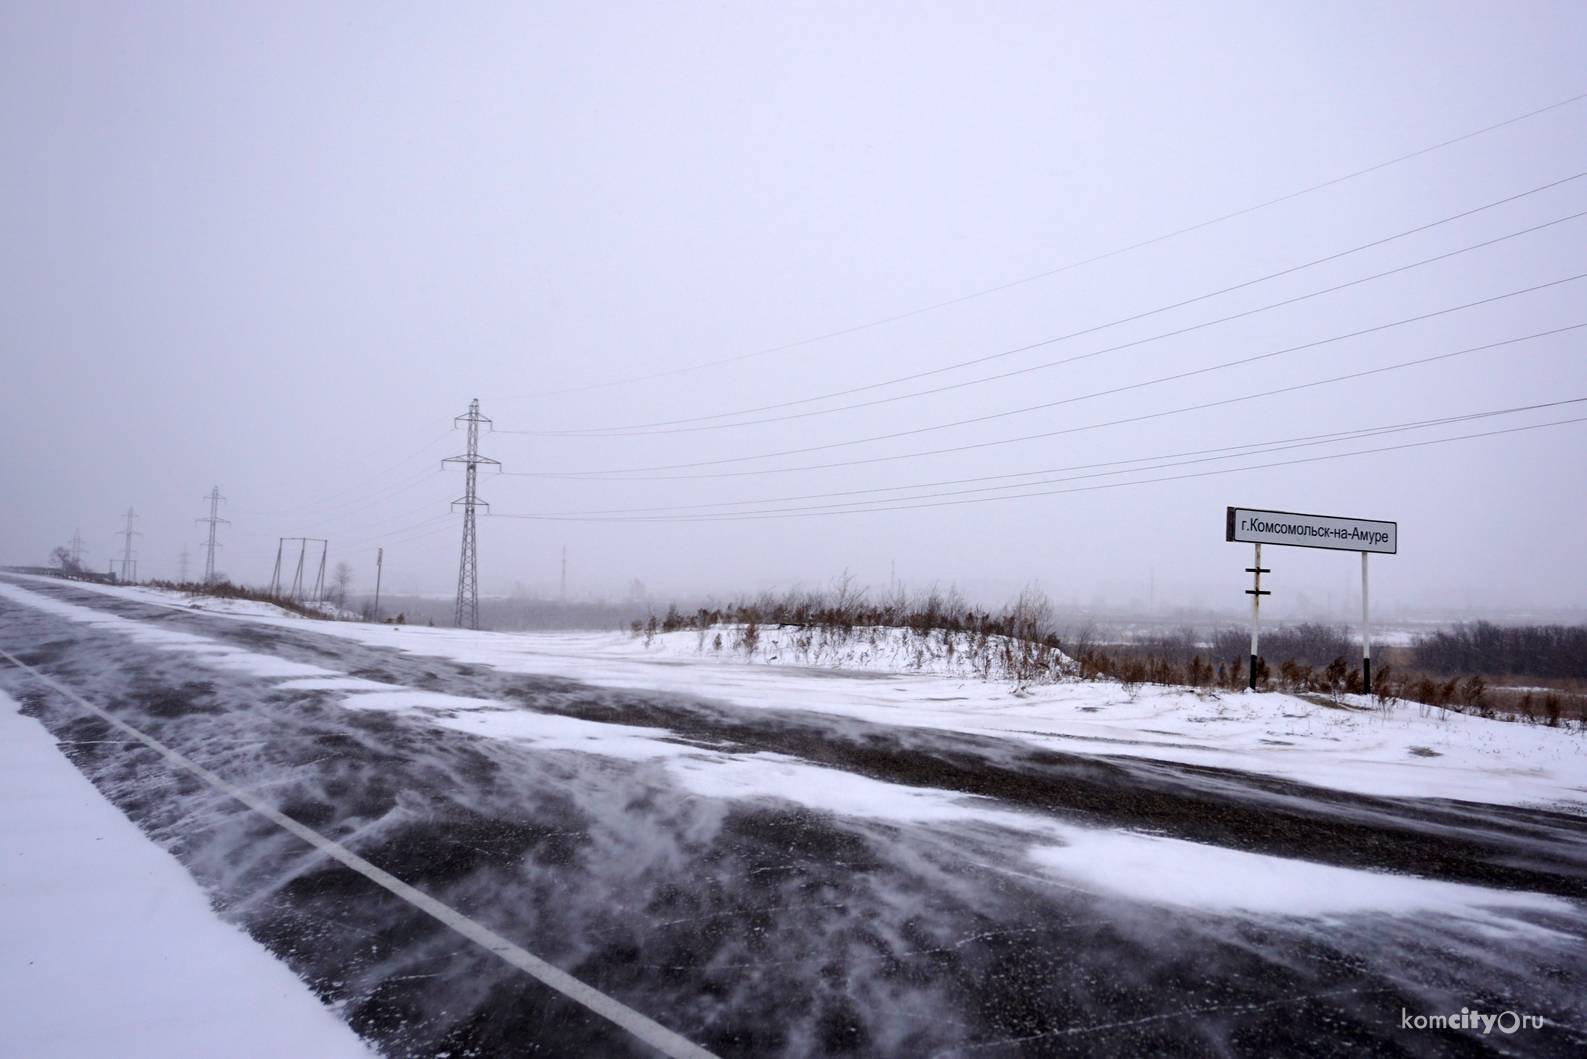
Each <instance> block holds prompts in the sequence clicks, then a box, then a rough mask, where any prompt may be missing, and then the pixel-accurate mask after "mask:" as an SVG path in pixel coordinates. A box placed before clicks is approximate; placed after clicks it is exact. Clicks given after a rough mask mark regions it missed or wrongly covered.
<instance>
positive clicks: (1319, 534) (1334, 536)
mask: <svg viewBox="0 0 1587 1059" xmlns="http://www.w3.org/2000/svg"><path fill="white" fill-rule="evenodd" d="M1224 540H1227V541H1248V542H1250V543H1252V544H1255V545H1256V567H1255V568H1254V569H1249V570H1248V571H1247V572H1250V573H1254V574H1255V575H1256V587H1255V588H1248V589H1246V593H1247V594H1248V595H1250V596H1251V687H1252V688H1253V689H1254V688H1255V687H1256V667H1257V660H1258V659H1257V639H1256V632H1257V618H1258V616H1259V613H1260V611H1259V608H1260V606H1261V603H1262V597H1263V596H1266V595H1271V593H1269V592H1263V591H1262V575H1263V574H1266V573H1271V572H1272V571H1270V570H1263V569H1262V545H1263V544H1283V545H1288V546H1291V547H1297V548H1328V549H1332V550H1335V551H1348V552H1360V553H1361V686H1362V688H1363V689H1364V690H1365V691H1366V692H1367V693H1368V694H1371V692H1372V623H1371V615H1370V612H1369V610H1368V609H1367V556H1368V555H1369V554H1371V553H1372V552H1382V553H1383V554H1385V555H1395V554H1397V553H1398V552H1399V550H1400V527H1399V523H1397V522H1379V521H1374V520H1370V519H1358V518H1337V517H1335V516H1333V515H1302V514H1299V513H1297V512H1294V511H1263V510H1260V509H1257V508H1246V507H1231V508H1229V509H1228V513H1227V516H1226V523H1225V531H1224Z"/></svg>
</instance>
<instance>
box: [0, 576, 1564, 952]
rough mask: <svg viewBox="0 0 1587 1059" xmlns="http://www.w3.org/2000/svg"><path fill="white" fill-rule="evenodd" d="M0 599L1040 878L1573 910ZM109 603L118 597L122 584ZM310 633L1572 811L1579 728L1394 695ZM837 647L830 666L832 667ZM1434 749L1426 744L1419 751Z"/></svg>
mask: <svg viewBox="0 0 1587 1059" xmlns="http://www.w3.org/2000/svg"><path fill="white" fill-rule="evenodd" d="M145 591H147V590H145ZM0 593H3V594H4V595H5V596H6V597H8V598H10V599H13V600H15V601H16V602H19V603H24V604H27V605H30V606H35V607H39V608H41V609H44V610H47V611H49V612H51V613H54V614H57V615H59V616H61V617H66V618H70V619H72V620H75V621H81V622H85V623H87V624H90V625H93V626H95V627H97V628H101V629H106V630H112V631H115V632H119V633H122V634H124V635H127V636H130V637H133V638H134V639H137V640H139V641H140V642H145V643H149V644H152V645H154V646H156V647H158V648H160V649H163V650H172V651H181V652H185V653H187V654H189V655H190V656H191V657H192V658H193V659H194V660H195V661H197V662H199V663H201V664H205V665H212V666H215V667H217V668H225V669H233V670H242V671H245V672H249V673H253V674H255V675H258V676H261V677H265V678H287V679H284V680H283V681H282V683H281V684H279V685H278V686H280V687H294V688H316V689H322V690H331V691H341V692H342V693H343V695H344V698H343V704H344V705H345V706H346V707H347V708H350V709H356V710H383V711H395V712H404V713H412V714H417V715H420V716H425V717H427V718H428V719H429V720H430V721H431V723H434V724H436V725H438V726H441V727H446V728H451V729H455V730H458V731H463V732H467V733H470V734H472V735H476V736H481V737H485V738H492V739H504V740H515V741H523V742H526V743H530V744H533V745H534V746H536V747H537V748H540V749H545V750H556V751H568V752H576V753H581V754H590V755H597V756H601V757H608V758H619V759H628V760H632V761H636V762H638V761H647V762H655V763H657V764H659V765H660V766H661V767H662V768H663V769H664V770H665V772H666V774H667V775H668V776H669V777H670V778H671V779H672V781H673V782H675V783H677V784H679V785H680V786H682V787H684V788H685V789H687V790H689V791H690V792H691V793H693V794H695V795H697V796H701V797H707V798H717V799H732V800H740V801H755V800H763V801H773V802H776V801H782V802H793V803H795V804H799V805H802V806H804V807H807V808H809V809H812V810H816V811H820V812H828V813H834V814H838V815H842V816H850V817H859V818H871V819H879V820H885V821H891V822H897V823H915V824H920V823H927V824H948V823H954V824H967V825H974V826H984V827H992V828H997V829H999V830H1001V831H1002V832H1004V833H1008V832H1015V833H1020V834H1023V835H1024V836H1026V839H1025V840H1026V841H1027V842H1028V843H1029V849H1030V854H1029V855H1030V857H1031V859H1032V860H1033V861H1034V862H1035V864H1036V865H1037V866H1038V867H1039V870H1042V871H1044V872H1045V873H1046V877H1047V878H1048V879H1050V880H1051V881H1052V882H1053V883H1054V884H1055V885H1061V886H1066V887H1070V888H1076V889H1083V890H1088V891H1093V892H1099V893H1107V894H1112V895H1114V896H1118V897H1124V898H1127V899H1131V900H1137V901H1143V902H1149V903H1160V904H1169V905H1178V906H1188V907H1194V908H1199V909H1203V910H1208V911H1214V912H1231V911H1243V912H1248V913H1255V914H1282V915H1289V916H1309V917H1319V916H1324V917H1325V916H1328V915H1332V914H1343V913H1354V912H1368V911H1376V912H1388V913H1401V912H1406V911H1411V910H1424V911H1433V912H1440V913H1444V914H1450V915H1455V916H1458V917H1460V918H1463V919H1467V920H1472V921H1480V922H1482V923H1483V924H1484V925H1486V926H1489V927H1495V926H1503V927H1504V928H1505V929H1514V930H1529V929H1534V928H1531V927H1529V926H1527V925H1526V924H1525V923H1524V922H1522V921H1520V920H1514V919H1512V918H1509V917H1503V916H1500V915H1498V913H1496V912H1495V911H1493V910H1496V909H1499V908H1507V909H1520V910H1526V911H1540V910H1543V911H1554V912H1568V911H1569V910H1570V909H1571V906H1570V905H1569V903H1568V902H1563V901H1560V900H1558V899H1555V898H1551V897H1544V896H1541V895H1536V894H1517V893H1511V892H1507V891H1498V890H1492V889H1487V888H1484V887H1479V886H1471V885H1465V884H1458V883H1449V882H1442V881H1436V880H1428V879H1420V878H1415V877H1412V876H1400V875H1389V874H1384V873H1380V872H1372V871H1362V870H1356V869H1350V868H1341V867H1333V866H1328V865H1320V864H1313V863H1310V862H1305V861H1298V860H1291V859H1286V858H1282V857H1275V856H1269V855H1264V854H1257V853H1248V852H1242V851H1238V850H1230V849H1223V848H1219V847H1213V846H1206V845H1202V844H1198V843H1194V842H1187V841H1183V840H1180V839H1172V838H1166V837H1159V836H1154V835H1145V834H1139V833H1134V832H1124V831H1115V830H1092V829H1084V828H1078V827H1074V826H1072V825H1067V824H1062V823H1059V822H1057V821H1054V820H1051V819H1048V818H1045V817H1043V816H1041V815H1039V814H1035V813H1025V812H1018V811H1010V810H1007V809H1004V808H1000V807H999V806H998V805H997V803H995V802H994V801H992V800H991V799H986V798H980V797H973V796H964V795H960V794H956V793H953V792H948V791H941V790H934V789H926V788H912V787H907V786H904V785H899V784H890V783H884V782H881V781H877V780H873V779H869V778H866V777H862V776H857V775H854V774H852V773H848V772H844V771H841V770H836V769H831V768H825V767H822V766H818V765H813V764H810V763H808V762H804V761H801V760H798V759H796V758H792V757H787V756H784V755H781V754H772V753H747V754H746V753H740V754H734V753H729V752H725V751H718V750H714V749H710V748H706V747H701V746H698V745H695V744H691V743H689V742H688V741H686V740H681V739H678V738H675V737H674V736H673V734H672V733H670V732H669V731H667V730H666V729H662V728H646V727H638V726H632V725H620V724H606V723H599V722H594V721H588V720H581V719H578V718H572V717H564V716H559V715H552V714H542V713H536V712H533V711H528V710H525V709H523V708H522V707H521V706H519V705H518V704H516V703H506V702H498V701H495V700H488V699H478V698H468V697H464V696H457V695H448V694H442V693H438V692H431V691H422V690H416V689H412V688H405V687H400V686H397V685H386V684H380V683H378V682H375V681H368V680H363V679H359V678H352V677H348V676H346V675H345V674H341V673H336V672H333V671H330V670H326V669H323V668H320V667H315V666H301V665H298V664H295V663H290V662H286V661H284V660H281V659H275V658H271V657H269V656H263V655H257V654H253V653H251V652H246V651H241V650H237V649H234V648H231V647H228V646H225V645H223V644H220V643H218V642H216V641H213V640H209V639H207V638H205V637H202V636H196V635H192V634H187V633H177V632H172V631H169V630H164V629H159V628H156V627H154V626H151V625H149V624H147V623H144V622H139V621H134V620H131V619H126V618H121V617H117V616H113V615H106V614H105V613H104V612H102V611H97V610H94V609H92V608H87V607H80V606H77V605H75V604H71V603H66V602H63V601H60V600H55V599H50V598H46V597H43V596H40V595H38V594H36V593H33V592H29V591H27V590H25V589H22V588H18V587H16V586H13V585H8V584H3V583H0ZM117 594H121V595H128V594H130V593H129V591H128V590H125V589H123V590H121V592H118V593H117ZM246 620H250V621H265V622H269V623H271V624H279V623H282V622H286V621H292V622H293V623H294V624H296V623H299V622H302V621H303V619H282V618H275V617H260V616H246ZM312 627H313V629H314V630H315V631H318V632H324V633H327V634H330V635H335V636H340V637H345V638H347V639H352V640H356V641H360V642H364V643H369V644H376V645H381V646H388V647H390V646H395V647H399V648H401V649H403V650H406V651H410V652H413V653H416V654H421V655H432V656H442V657H446V658H450V659H454V660H456V661H459V662H463V663H466V664H486V665H492V666H496V667H498V668H500V669H503V670H507V671H514V672H524V673H537V674H547V675H555V676H561V677H570V678H573V679H577V680H580V681H584V682H587V683H591V684H595V685H601V686H606V687H630V688H644V689H650V690H654V689H661V690H667V691H676V692H680V693H687V694H692V695H705V696H709V697H712V698H715V699H719V700H726V701H729V702H732V703H735V704H738V705H740V706H745V707H750V708H782V709H797V710H803V711H810V712H825V713H833V714H841V715H846V716H852V717H857V718H861V719H864V720H867V721H872V722H877V723H883V724H896V725H913V726H920V727H926V728H936V729H945V730H952V731H960V732H970V733H978V734H992V735H998V736H1002V737H1005V738H1012V739H1018V740H1023V741H1025V742H1028V743H1033V744H1036V745H1039V746H1048V747H1054V748H1059V749H1063V750H1066V751H1071V752H1086V753H1101V754H1115V755H1132V756H1140V757H1149V758H1153V759H1167V760H1173V761H1183V762H1190V763H1194V764H1200V765H1214V766H1221V767H1228V768H1233V769H1239V770H1243V771H1248V772H1265V773H1268V774H1272V775H1277V776H1287V777H1291V778H1295V779H1300V780H1304V781H1307V782H1311V783H1316V784H1321V785H1324V786H1331V787H1335V788H1338V789H1346V790H1352V791H1355V792H1371V793H1378V794H1384V795H1414V796H1426V797H1446V798H1448V797H1454V798H1468V799H1473V800H1481V801H1488V802H1494V803H1500V804H1517V803H1522V802H1547V803H1551V804H1564V805H1567V806H1570V807H1573V808H1576V809H1578V810H1582V809H1587V798H1584V797H1583V795H1584V794H1587V748H1584V742H1587V741H1584V739H1583V738H1582V737H1581V736H1580V735H1579V734H1577V733H1572V732H1566V731H1563V730H1559V729H1544V728H1536V727H1532V726H1527V725H1521V724H1510V723H1503V722H1498V721H1487V720H1483V719H1481V718H1475V717H1467V716H1464V715H1459V714H1450V715H1449V716H1447V717H1438V716H1434V715H1432V714H1431V713H1430V712H1428V711H1423V710H1421V709H1420V708H1418V707H1408V706H1403V705H1402V706H1399V707H1396V708H1394V709H1392V710H1390V711H1388V712H1386V713H1384V712H1371V711H1366V710H1359V709H1346V708H1335V707H1328V706H1319V705H1317V704H1315V703H1312V702H1309V701H1305V700H1302V699H1298V698H1295V697H1293V696H1290V695H1284V694H1278V693H1268V694H1249V693H1242V694H1226V693H1212V692H1202V693H1195V692H1191V691H1188V690H1183V689H1173V688H1157V687H1145V688H1141V689H1137V690H1134V691H1129V692H1127V691H1126V690H1125V689H1123V688H1122V687H1120V686H1119V685H1118V684H1114V683H1109V682H1104V681H1098V682H1080V681H1073V680H1071V681H1065V682H1061V683H1057V684H1049V685H1039V686H1035V687H1024V688H1010V687H1008V686H1000V685H998V684H996V683H988V682H985V681H979V680H972V679H967V678H964V677H962V676H958V675H946V674H942V673H896V672H890V671H889V670H888V669H887V668H886V667H887V666H888V665H890V664H895V662H896V659H897V658H898V657H899V655H898V650H902V649H903V645H904V644H906V643H907V642H908V641H907V640H906V639H905V638H904V637H902V636H898V637H896V638H894V639H893V640H891V641H888V640H887V638H883V637H877V638H876V643H877V644H878V645H880V644H883V643H889V642H890V643H891V644H892V648H890V649H889V650H874V651H873V650H870V645H871V638H870V637H869V636H866V637H864V638H863V639H861V638H857V639H856V646H857V647H858V646H859V645H860V644H863V645H864V647H863V648H862V649H860V653H859V654H857V655H854V656H852V658H851V661H852V662H853V663H854V664H855V665H857V666H861V667H863V668H862V669H861V670H860V671H858V672H846V671H842V670H833V669H831V668H825V667H823V668H816V667H810V666H794V665H784V664H781V655H780V652H778V653H774V654H772V655H763V656H761V657H762V658H763V662H764V663H771V664H747V663H746V661H745V660H744V656H743V655H739V656H737V657H735V656H734V655H732V654H731V653H730V652H728V651H726V650H723V651H721V652H718V651H715V650H712V649H710V648H709V647H708V648H707V649H706V651H705V653H704V654H702V653H701V652H700V650H699V643H698V640H699V637H698V634H696V633H692V632H691V633H674V634H669V635H667V636H658V637H655V638H654V639H653V640H652V641H651V642H650V643H646V642H644V641H643V640H641V639H638V638H631V637H627V636H623V635H619V634H594V633H583V634H579V633H527V634H525V633H513V634H506V633H490V632H470V631H462V630H456V629H430V628H412V627H393V626H376V625H361V624H359V625H354V624H332V623H320V622H315V623H313V626H312ZM691 641H692V642H691ZM762 650H764V648H762ZM772 650H773V651H774V652H775V651H776V648H772ZM832 658H833V656H831V655H829V656H828V662H829V663H830V662H831V661H832ZM943 661H945V660H944V659H941V658H940V657H939V662H943ZM1433 748H1436V749H1433ZM1413 750H1414V751H1416V752H1414V753H1413ZM1429 750H1431V752H1432V753H1433V754H1434V755H1436V756H1435V757H1427V756H1425V754H1426V752H1427V751H1429Z"/></svg>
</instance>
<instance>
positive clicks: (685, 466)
mask: <svg viewBox="0 0 1587 1059" xmlns="http://www.w3.org/2000/svg"><path fill="white" fill-rule="evenodd" d="M1584 278H1587V272H1583V273H1577V274H1576V275H1572V276H1566V277H1564V278H1562V279H1557V280H1550V281H1549V282H1547V283H1539V284H1535V285H1533V286H1530V287H1523V288H1521V289H1519V290H1514V291H1509V292H1507V293H1504V294H1497V295H1493V296H1491V297H1488V298H1480V299H1477V300H1475V301H1470V302H1465V303H1462V304H1460V305H1455V306H1450V307H1449V308H1445V309H1438V310H1435V311H1433V312H1429V313H1421V314H1418V315H1416V316H1410V317H1406V318H1404V319H1401V320H1394V321H1391V322H1389V323H1386V324H1377V325H1374V326H1372V327H1366V328H1361V329H1358V330H1355V331H1350V332H1346V333H1344V334H1340V335H1334V336H1331V337H1329V338H1323V339H1317V340H1315V341H1312V342H1304V343H1301V344H1299V345H1294V346H1288V347H1285V348H1283V349H1278V350H1273V351H1271V352H1267V353H1258V354H1253V355H1252V356H1249V357H1240V358H1236V359H1234V360H1229V361H1223V362H1221V363H1219V364H1214V365H1209V366H1206V367H1202V368H1196V369H1193V370H1191V371H1184V372H1176V373H1174V374H1172V375H1165V376H1159V377H1158V378H1155V379H1149V380H1145V381H1140V382H1134V383H1128V384H1125V385H1122V386H1117V387H1112V388H1109V389H1106V390H1098V391H1094V392H1092V393H1089V394H1082V395H1078V396H1074V397H1066V398H1061V399H1059V400H1056V401H1046V402H1043V403H1041V404H1036V405H1029V406H1027V407H1024V408H1019V409H1013V410H1005V411H1001V412H992V413H987V414H985V415H980V416H972V417H969V418H966V419H960V420H955V421H953V422H949V423H937V424H932V425H929V426H923V427H912V428H910V429H907V430H897V431H892V432H890V433H886V434H877V435H872V436H870V437H865V438H854V439H849V440H846V441H833V442H826V443H824V444H820V445H808V446H803V447H800V448H794V449H784V450H781V451H778V452H770V453H758V454H754V455H748V456H726V457H722V458H719V459H714V460H696V461H693V462H690V463H675V464H661V465H656V466H651V467H627V468H618V469H614V470H610V471H605V472H602V471H583V472H539V473H536V472H525V471H520V472H510V471H509V472H503V473H506V474H516V475H517V476H523V477H538V478H578V479H589V480H600V479H602V478H606V477H608V476H611V475H624V474H650V473H653V472H658V471H675V470H693V469H696V468H700V467H719V466H725V465H729V464H738V463H748V462H753V461H757V460H768V459H777V458H781V457H784V456H798V455H804V454H807V453H813V452H824V451H830V450H832V449H839V448H847V447H851V446H854V445H864V444H870V443H874V442H877V441H890V440H893V439H896V438H901V437H912V436H916V435H919V434H925V433H931V432H934V431H938V430H947V429H951V428H954V427H961V426H968V425H972V424H976V423H983V422H989V421H992V420H995V419H1004V418H1007V417H1008V416H1011V415H1021V414H1025V413H1029V412H1035V411H1043V410H1046V409H1050V408H1055V407H1058V406H1061V405H1066V404H1073V403H1076V402H1078V401H1085V400H1091V399H1093V398H1096V397H1103V396H1111V395H1113V394H1118V393H1123V392H1126V391H1129V390H1137V389H1142V388H1144V387H1147V386H1156V385H1161V384H1163V383H1166V382H1175V381H1179V380H1182V379H1186V378H1190V377H1192V376H1196V375H1204V374H1208V373H1210V372H1214V371H1221V370H1225V369H1227V368H1231V367H1238V366H1242V365H1246V364H1252V363H1256V362H1258V361H1263V360H1271V359H1272V358H1274V357H1279V356H1284V355H1287V354H1290V353H1295V352H1299V351H1301V350H1305V349H1315V348H1318V347H1320V346H1325V345H1330V344H1332V343H1335V342H1342V341H1346V340H1348V339H1351V338H1359V337H1360V336H1362V335H1368V334H1374V333H1377V332H1381V331H1386V330H1390V329H1392V328H1395V327H1403V326H1406V325H1407V324H1412V323H1419V322H1421V321H1423V320H1431V319H1435V318H1437V317H1440V316H1447V315H1449V314H1450V313H1455V312H1460V311H1463V310H1466V309H1471V308H1475V307H1477V306H1479V305H1490V304H1493V303H1495V302H1499V301H1503V300H1506V299H1508V298H1515V297H1519V296H1521V295H1524V294H1531V293H1534V292H1536V291H1539V290H1545V289H1548V288H1550V287H1557V286H1560V285H1562V284H1565V283H1573V282H1576V281H1578V280H1581V279H1584ZM1130 421H1133V420H1120V421H1118V422H1130ZM1064 432H1065V431H1053V432H1046V433H1040V434H1030V435H1024V436H1021V437H1018V438H1012V439H1004V440H999V441H989V442H977V443H971V444H966V445H962V446H953V447H950V448H944V449H933V450H928V451H926V452H919V453H904V454H896V455H893V456H884V457H874V458H870V459H862V460H855V461H852V462H851V463H849V464H846V465H854V464H859V463H872V462H881V461H885V460H894V459H912V458H916V457H919V456H926V455H939V454H941V453H944V452H962V451H967V450H969V449H974V448H985V447H990V446H994V445H1003V444H1012V443H1013V442H1015V441H1027V440H1034V439H1036V438H1042V437H1050V436H1053V435H1054V434H1057V433H1064ZM843 465H845V464H819V465H814V466H804V467H796V468H768V469H767V473H788V472H791V471H798V470H817V469H825V468H827V467H831V466H843Z"/></svg>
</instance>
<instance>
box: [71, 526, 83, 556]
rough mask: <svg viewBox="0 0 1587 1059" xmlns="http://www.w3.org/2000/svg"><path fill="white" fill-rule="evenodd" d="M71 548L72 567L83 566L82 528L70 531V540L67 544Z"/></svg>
mask: <svg viewBox="0 0 1587 1059" xmlns="http://www.w3.org/2000/svg"><path fill="white" fill-rule="evenodd" d="M67 543H68V544H70V545H71V546H72V565H73V566H82V565H83V530H82V527H81V526H79V527H78V528H76V529H74V530H72V539H71V540H70V541H68V542H67Z"/></svg>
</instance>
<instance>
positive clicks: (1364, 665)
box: [1361, 552, 1372, 695]
mask: <svg viewBox="0 0 1587 1059" xmlns="http://www.w3.org/2000/svg"><path fill="white" fill-rule="evenodd" d="M1367 555H1368V553H1367V552H1362V553H1361V688H1362V690H1363V691H1365V692H1366V693H1367V694H1368V695H1370V694H1372V622H1371V620H1370V619H1369V618H1368V616H1367V613H1368V612H1367Z"/></svg>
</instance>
